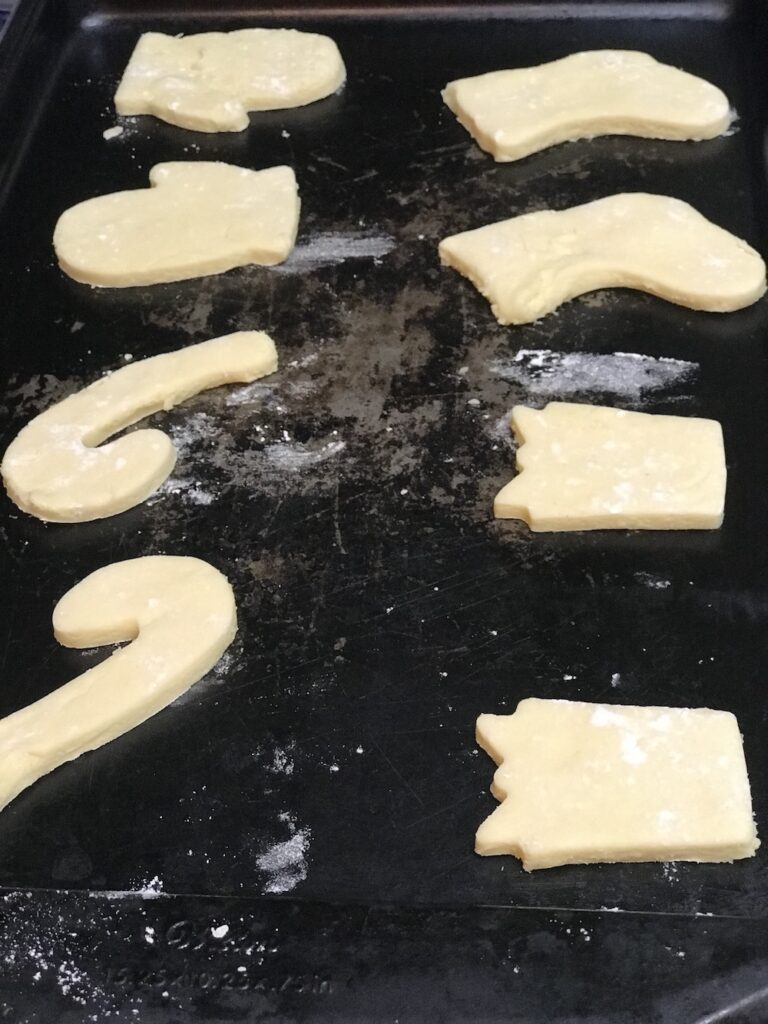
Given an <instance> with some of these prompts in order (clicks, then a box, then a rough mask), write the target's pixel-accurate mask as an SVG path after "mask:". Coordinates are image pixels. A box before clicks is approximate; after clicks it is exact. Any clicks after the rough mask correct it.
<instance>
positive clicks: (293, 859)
mask: <svg viewBox="0 0 768 1024" xmlns="http://www.w3.org/2000/svg"><path fill="white" fill-rule="evenodd" d="M280 817H281V819H282V820H283V821H285V823H286V824H287V825H288V829H289V831H290V832H291V833H292V835H291V837H290V839H286V840H283V841H282V842H278V843H274V844H273V845H272V846H270V848H269V849H268V850H265V851H264V853H262V854H260V855H259V857H257V858H256V866H257V867H258V868H260V869H261V870H262V871H264V872H265V873H266V874H267V875H268V878H267V881H266V883H265V885H264V892H265V893H283V892H290V891H291V889H295V887H296V886H297V885H298V884H299V882H303V881H304V879H305V878H306V877H307V853H308V852H309V840H310V831H309V829H308V828H297V827H296V819H295V817H294V816H293V815H291V814H281V815H280Z"/></svg>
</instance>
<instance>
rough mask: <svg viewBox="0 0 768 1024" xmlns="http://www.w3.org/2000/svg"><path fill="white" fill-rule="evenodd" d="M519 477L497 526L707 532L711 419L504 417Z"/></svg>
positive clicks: (505, 494)
mask: <svg viewBox="0 0 768 1024" xmlns="http://www.w3.org/2000/svg"><path fill="white" fill-rule="evenodd" d="M512 429H513V430H514V432H515V436H516V437H517V442H518V449H517V470H518V475H517V476H516V477H515V478H514V480H512V481H511V482H510V483H508V484H507V485H506V486H505V487H502V489H501V490H500V491H499V493H498V494H497V495H496V500H495V501H494V504H493V514H494V515H495V516H496V518H497V519H524V520H525V522H526V523H528V525H529V526H530V528H531V529H532V530H536V531H550V530H714V529H716V528H717V527H718V526H720V525H721V523H722V521H723V506H724V504H725V479H726V468H725V451H724V448H723V432H722V429H721V427H720V424H719V423H717V422H716V421H715V420H703V419H696V418H694V417H692V416H660V415H655V414H650V413H644V412H627V411H625V410H624V409H610V408H606V407H605V406H595V405H577V404H575V403H572V402H550V403H549V405H547V406H546V407H545V408H544V409H541V410H538V409H529V408H527V407H526V406H523V405H518V406H516V407H515V408H514V409H513V410H512Z"/></svg>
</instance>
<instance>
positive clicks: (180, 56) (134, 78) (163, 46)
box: [115, 28, 346, 132]
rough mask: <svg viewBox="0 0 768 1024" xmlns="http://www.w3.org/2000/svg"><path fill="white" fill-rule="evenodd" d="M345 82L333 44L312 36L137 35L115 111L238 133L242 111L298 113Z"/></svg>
mask: <svg viewBox="0 0 768 1024" xmlns="http://www.w3.org/2000/svg"><path fill="white" fill-rule="evenodd" d="M345 78H346V71H345V68H344V62H343V61H342V59H341V54H340V53H339V50H338V47H337V46H336V43H334V41H333V40H332V39H329V38H328V36H321V35H316V34H315V33H313V32H297V31H296V30H295V29H285V28H278V29H268V28H247V29H239V30H238V31H236V32H201V33H199V34H197V35H191V36H167V35H164V34H162V33H161V32H145V33H144V35H142V36H141V38H140V39H139V41H138V43H137V44H136V48H135V49H134V51H133V54H132V56H131V59H130V61H129V62H128V66H127V68H126V69H125V73H124V75H123V78H122V81H121V82H120V85H119V87H118V90H117V92H116V93H115V109H116V110H117V113H118V114H154V116H155V117H159V118H160V119H161V120H163V121H167V122H168V123H169V124H175V125H178V126H179V127H180V128H190V129H192V130H193V131H198V132H240V131H242V130H243V129H244V128H247V127H248V111H249V110H277V109H282V108H285V107H301V106H304V105H305V104H307V103H313V102H314V101H315V100H321V99H323V98H324V97H325V96H330V95H331V93H334V92H336V90H337V89H339V88H341V86H342V85H343V84H344V80H345Z"/></svg>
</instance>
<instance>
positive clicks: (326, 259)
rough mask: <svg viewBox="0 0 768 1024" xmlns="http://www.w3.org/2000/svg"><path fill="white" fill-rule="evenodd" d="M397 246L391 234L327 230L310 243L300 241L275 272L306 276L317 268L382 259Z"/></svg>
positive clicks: (273, 268) (274, 269) (309, 240)
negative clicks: (309, 271)
mask: <svg viewBox="0 0 768 1024" xmlns="http://www.w3.org/2000/svg"><path fill="white" fill-rule="evenodd" d="M394 247H395V240H394V238H392V237H391V236H390V235H376V234H369V233H365V232H354V231H349V232H343V231H340V232H332V231H326V232H321V233H320V234H318V235H314V236H313V237H312V238H310V239H308V240H307V241H306V242H299V244H298V245H297V246H296V248H295V249H294V250H293V252H292V253H291V255H290V256H289V257H288V259H287V260H286V261H285V263H280V264H278V265H277V266H276V267H272V268H271V269H272V271H273V272H277V273H282V274H296V273H304V272H305V271H307V270H313V269H314V268H315V267H327V266H332V265H333V264H335V263H345V262H346V261H347V260H359V259H371V258H373V259H380V258H381V257H382V256H386V255H387V253H388V252H391V251H392V250H393V249H394Z"/></svg>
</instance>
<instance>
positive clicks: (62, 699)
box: [0, 555, 237, 809]
mask: <svg viewBox="0 0 768 1024" xmlns="http://www.w3.org/2000/svg"><path fill="white" fill-rule="evenodd" d="M53 630H54V633H55V635H56V638H57V640H59V641H60V643H62V644H64V646H66V647H96V646H101V645H102V644H115V643H121V642H123V641H126V640H132V641H133V643H131V644H129V645H128V646H127V647H125V648H123V649H122V650H120V651H117V652H115V653H114V654H113V655H112V657H111V658H107V660H106V661H104V662H102V664H100V665H97V666H96V667H95V668H92V669H89V671H87V672H85V673H83V675H81V676H78V677H77V678H76V679H73V680H72V681H71V682H69V683H66V684H65V685H64V686H61V687H59V689H57V690H54V691H53V693H50V694H48V696H47V697H43V698H42V699H41V700H38V701H36V702H35V703H34V704H31V705H30V706H29V707H26V708H23V709H22V710H21V711H17V712H15V713H14V714H12V715H9V716H8V717H7V718H4V719H3V720H2V721H0V809H2V808H3V807H5V806H6V805H7V804H8V803H10V802H11V800H13V799H14V797H16V796H18V794H19V793H21V791H22V790H24V789H26V788H27V786H31V785H32V783H33V782H36V781H37V780H38V779H39V778H41V777H42V776H43V775H46V774H47V773H48V772H50V771H52V770H53V769H54V768H57V767H58V766H59V765H60V764H64V762H66V761H72V760H74V759H75V758H76V757H79V756H80V754H82V753H84V752H85V751H87V750H95V749H96V748H97V747H100V746H102V745H103V744H104V743H108V742H109V741H110V740H113V739H115V738H116V737H117V736H121V735H122V734H123V733H125V732H128V730H129V729H133V728H134V727H135V726H137V725H140V724H141V723H142V722H144V721H146V719H148V718H150V717H151V716H152V715H154V714H157V712H158V711H161V710H162V709H163V708H164V707H166V706H167V705H168V704H170V703H171V701H172V700H174V699H175V698H176V697H178V696H179V695H180V694H182V693H184V691H185V690H187V689H189V687H190V686H191V685H192V684H193V683H195V682H197V681H198V679H200V678H201V677H202V676H204V675H205V673H206V672H208V671H209V670H210V669H211V668H212V667H213V666H214V665H215V664H216V662H217V661H218V660H219V658H220V657H221V655H222V654H223V653H224V651H225V650H226V649H227V647H229V645H230V643H231V642H232V640H233V639H234V636H235V633H236V631H237V612H236V607H235V598H234V594H233V593H232V587H231V586H230V584H229V582H228V581H227V579H226V577H224V576H223V575H222V574H221V573H220V572H219V571H218V570H217V569H214V568H213V566H211V565H208V563H207V562H203V561H201V560H200V559H198V558H185V557H175V556H170V555H153V556H150V557H147V558H134V559H130V560H129V561H125V562H115V563H114V564H113V565H107V566H105V567H104V568H103V569H97V570H96V572H93V573H91V575H90V576H87V577H86V578H85V579H84V580H82V581H81V582H80V583H78V584H77V585H76V586H75V587H73V588H72V589H71V590H70V591H68V592H67V593H66V594H65V595H64V596H63V597H62V599H61V600H60V601H59V603H58V604H57V605H56V608H55V609H54V613H53Z"/></svg>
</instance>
